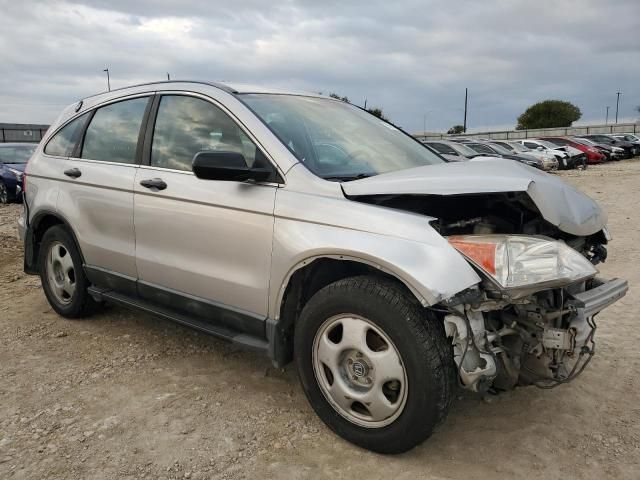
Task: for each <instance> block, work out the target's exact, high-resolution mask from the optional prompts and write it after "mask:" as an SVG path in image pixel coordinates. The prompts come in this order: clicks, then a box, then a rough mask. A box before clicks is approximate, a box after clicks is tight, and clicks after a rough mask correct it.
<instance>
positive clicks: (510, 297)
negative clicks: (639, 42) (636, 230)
mask: <svg viewBox="0 0 640 480" xmlns="http://www.w3.org/2000/svg"><path fill="white" fill-rule="evenodd" d="M25 184H26V187H25V188H26V196H25V202H24V215H23V217H22V218H21V219H20V221H19V227H20V232H21V236H22V238H23V239H24V243H25V259H24V264H25V271H26V272H28V273H32V274H38V275H40V277H41V279H42V286H43V289H44V292H45V295H46V297H47V299H48V301H49V302H50V304H51V306H52V308H53V309H54V310H55V311H56V312H58V313H59V314H60V315H63V316H65V317H69V318H76V317H82V316H85V315H87V314H88V313H90V312H91V311H92V310H94V309H95V308H98V307H99V306H100V305H101V304H103V303H104V302H112V303H116V304H120V305H123V306H126V307H131V308H134V309H139V310H142V311H146V312H152V313H154V314H157V315H158V316H160V317H164V318H167V319H170V320H174V321H176V322H179V323H182V324H184V325H188V326H190V327H194V328H196V329H199V330H201V331H204V332H207V333H211V334H213V335H216V336H218V337H222V338H225V339H228V340H230V341H232V342H234V343H237V344H239V345H244V346H246V347H250V348H254V349H258V350H260V351H263V352H264V353H265V355H266V356H267V357H268V358H269V359H270V361H271V362H272V363H273V364H274V365H276V366H283V365H285V364H287V363H288V362H290V361H292V360H294V361H295V362H296V365H297V369H298V372H299V376H300V380H301V383H302V387H303V389H304V391H305V393H306V395H307V397H308V399H309V402H310V403H311V405H312V407H313V408H314V409H315V411H316V412H317V414H318V415H319V416H320V418H321V419H322V420H323V421H324V422H326V423H327V425H328V426H329V427H330V428H332V429H333V430H334V431H335V432H337V433H338V434H339V435H340V436H342V437H344V438H346V439H348V440H349V441H351V442H354V443H356V444H358V445H361V446H363V447H365V448H368V449H371V450H375V451H378V452H385V453H397V452H402V451H406V450H408V449H410V448H411V447H413V446H415V445H416V444H418V443H420V442H421V441H423V440H424V439H426V438H427V437H429V435H430V434H431V433H432V432H433V430H434V428H435V427H436V426H437V425H438V424H439V423H440V422H442V421H443V419H444V418H445V416H446V413H447V410H448V409H449V406H450V404H451V402H452V400H453V398H454V396H455V389H456V388H458V387H460V386H461V387H463V388H466V389H469V390H471V391H474V392H478V393H479V394H481V395H486V394H494V393H498V392H501V391H505V390H510V389H512V388H514V387H515V386H517V385H537V386H540V387H553V386H556V385H560V384H563V383H567V382H568V381H570V380H572V379H573V378H575V377H576V376H577V375H578V374H580V373H581V372H582V371H583V369H584V367H585V366H586V364H587V363H588V362H589V360H590V359H591V358H592V355H593V353H594V348H593V345H594V343H593V337H594V332H595V330H596V325H595V320H594V319H595V316H596V314H597V313H598V312H599V311H601V310H602V309H603V308H605V307H606V306H608V305H609V304H611V303H613V302H615V301H616V300H617V299H619V298H620V297H621V296H623V295H624V294H625V293H626V291H627V283H626V282H625V281H623V280H618V279H614V280H604V279H601V278H599V277H598V276H597V273H598V272H597V270H596V267H595V266H594V265H595V264H597V263H599V262H601V261H604V260H605V258H606V249H605V244H607V242H608V241H609V239H610V237H609V235H608V233H607V230H606V228H605V224H606V216H605V214H604V213H603V211H602V210H601V209H600V207H599V206H598V205H597V204H596V203H595V202H594V201H593V200H591V199H590V198H589V197H587V196H586V195H584V194H582V193H580V192H578V191H576V190H575V189H573V188H571V187H570V186H568V185H566V184H565V183H563V182H562V181H561V180H559V179H557V178H555V177H553V176H550V175H547V174H546V173H543V172H540V171H536V170H534V169H532V168H529V167H527V166H525V165H521V164H518V163H516V162H512V161H505V160H491V161H486V162H479V163H474V162H468V163H466V162H465V163H448V162H446V161H445V160H444V159H443V158H442V157H440V156H439V155H438V154H436V153H434V152H432V151H431V150H429V149H428V148H426V147H424V146H423V145H422V144H420V143H419V142H418V141H416V140H414V139H413V138H412V137H410V136H409V135H407V134H405V133H404V132H403V131H401V130H400V129H398V128H396V127H395V126H393V125H391V124H390V123H387V122H385V121H382V120H380V119H379V118H377V117H375V116H373V115H371V114H369V113H368V112H366V111H364V110H362V109H360V108H358V107H355V106H353V105H350V104H348V103H345V102H342V101H339V100H334V99H331V98H325V97H322V96H317V95H307V94H295V93H289V92H280V91H272V90H265V89H262V88H255V87H245V86H229V85H222V84H207V83H197V82H164V83H156V84H147V85H139V86H134V87H130V88H125V89H122V90H117V91H112V92H110V93H104V94H101V95H97V96H94V97H89V98H86V99H84V100H82V101H80V102H78V103H76V104H74V105H72V106H70V107H68V108H67V109H66V110H64V111H63V112H62V114H61V115H60V117H59V118H58V120H57V121H56V122H55V123H54V124H53V125H52V126H51V128H50V129H49V131H48V133H47V135H46V138H44V139H43V141H42V142H41V144H40V146H39V147H38V150H37V151H36V152H35V154H34V156H33V157H32V158H31V160H30V161H29V163H28V165H27V168H26V175H25Z"/></svg>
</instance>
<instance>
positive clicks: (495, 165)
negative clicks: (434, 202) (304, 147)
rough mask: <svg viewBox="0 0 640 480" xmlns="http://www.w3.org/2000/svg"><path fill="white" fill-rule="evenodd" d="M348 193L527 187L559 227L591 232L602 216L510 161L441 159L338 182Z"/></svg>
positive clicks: (551, 180)
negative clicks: (434, 163) (420, 165)
mask: <svg viewBox="0 0 640 480" xmlns="http://www.w3.org/2000/svg"><path fill="white" fill-rule="evenodd" d="M342 189H343V191H344V193H345V194H346V195H347V196H364V195H402V194H406V195H462V194H472V193H500V192H527V194H528V195H529V197H531V200H533V202H534V203H535V205H536V206H537V207H538V210H539V211H540V213H541V214H542V217H543V218H544V219H545V220H547V221H548V222H549V223H551V224H553V225H555V226H557V227H558V228H559V229H560V230H562V231H563V232H566V233H569V234H572V235H577V236H587V235H592V234H594V233H596V232H598V231H600V230H602V229H603V228H604V227H605V225H606V223H607V215H606V213H605V212H604V211H603V210H602V208H600V205H598V204H597V203H596V202H595V201H594V200H593V199H592V198H590V197H589V196H587V195H585V194H584V193H582V192H580V191H578V190H576V189H575V188H573V187H572V186H570V185H568V184H567V183H565V182H563V181H562V180H560V179H559V178H558V177H556V176H554V175H550V174H548V173H544V172H541V171H539V170H536V169H534V168H531V167H528V166H526V165H523V164H520V163H518V162H514V161H511V160H498V159H496V160H487V161H483V162H461V163H442V164H437V165H428V166H424V167H417V168H411V169H407V170H399V171H396V172H391V173H385V174H382V175H376V176H374V177H369V178H363V179H361V180H354V181H351V182H344V183H342Z"/></svg>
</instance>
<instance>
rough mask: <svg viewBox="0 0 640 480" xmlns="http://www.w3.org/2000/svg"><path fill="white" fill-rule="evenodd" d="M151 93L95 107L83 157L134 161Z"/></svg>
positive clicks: (113, 160) (125, 161) (106, 160)
mask: <svg viewBox="0 0 640 480" xmlns="http://www.w3.org/2000/svg"><path fill="white" fill-rule="evenodd" d="M148 101H149V98H148V97H143V98H134V99H133V100H124V101H121V102H118V103H112V104H110V105H107V106H105V107H102V108H99V109H98V110H96V113H95V115H94V116H93V118H92V119H91V123H89V126H88V127H87V131H86V133H85V135H84V143H83V145H82V155H81V157H82V158H87V159H91V160H101V161H104V162H117V163H135V161H136V149H137V146H138V136H139V134H140V126H141V125H142V118H143V117H144V111H145V108H146V107H147V103H148Z"/></svg>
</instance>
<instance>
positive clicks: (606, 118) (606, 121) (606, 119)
mask: <svg viewBox="0 0 640 480" xmlns="http://www.w3.org/2000/svg"><path fill="white" fill-rule="evenodd" d="M609 108H610V107H609V105H607V116H606V117H605V119H604V124H605V125H608V124H609Z"/></svg>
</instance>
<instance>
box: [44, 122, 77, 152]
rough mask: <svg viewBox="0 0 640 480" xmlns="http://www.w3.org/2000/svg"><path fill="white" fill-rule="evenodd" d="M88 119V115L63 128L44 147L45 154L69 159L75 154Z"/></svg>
mask: <svg viewBox="0 0 640 480" xmlns="http://www.w3.org/2000/svg"><path fill="white" fill-rule="evenodd" d="M86 119H87V114H86V113H85V114H84V115H80V116H79V117H78V118H76V119H75V120H72V121H70V122H69V123H67V124H66V125H65V126H64V127H62V128H61V129H60V130H59V131H58V132H57V133H56V134H55V135H54V136H53V137H51V140H49V141H48V142H47V145H46V146H45V147H44V153H46V154H47V155H54V156H57V157H68V156H69V155H71V152H73V147H75V145H76V142H77V141H78V136H79V135H80V130H81V129H82V125H84V122H85V121H86Z"/></svg>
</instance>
